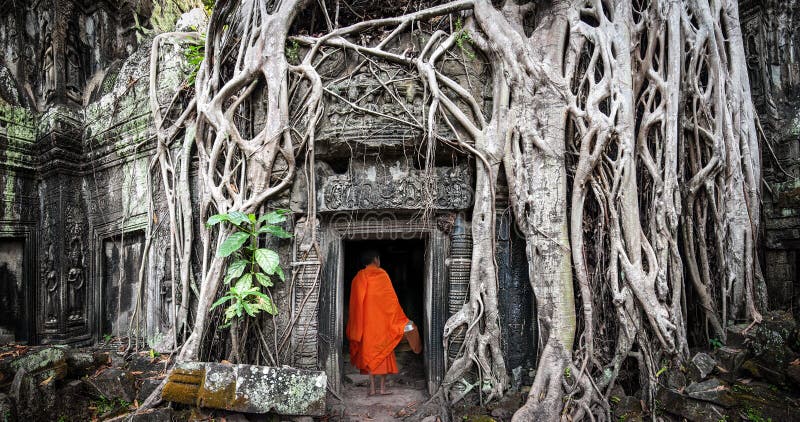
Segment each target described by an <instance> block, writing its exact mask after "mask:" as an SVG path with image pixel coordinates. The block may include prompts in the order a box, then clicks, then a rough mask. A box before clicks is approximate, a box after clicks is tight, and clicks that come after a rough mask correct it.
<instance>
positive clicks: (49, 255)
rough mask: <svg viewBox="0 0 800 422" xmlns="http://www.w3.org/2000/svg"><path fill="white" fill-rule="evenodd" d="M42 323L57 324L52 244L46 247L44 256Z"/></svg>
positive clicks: (55, 273)
mask: <svg viewBox="0 0 800 422" xmlns="http://www.w3.org/2000/svg"><path fill="white" fill-rule="evenodd" d="M43 262H44V268H45V270H44V287H45V298H44V301H45V303H44V321H45V324H56V323H57V322H58V312H59V311H58V285H59V280H58V273H57V272H56V266H55V245H53V244H52V243H51V244H50V246H48V247H47V251H46V252H45V254H44V260H43Z"/></svg>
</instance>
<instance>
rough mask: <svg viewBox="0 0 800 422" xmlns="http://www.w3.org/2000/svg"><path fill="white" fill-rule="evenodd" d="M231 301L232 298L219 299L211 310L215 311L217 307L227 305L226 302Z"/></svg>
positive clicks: (223, 297)
mask: <svg viewBox="0 0 800 422" xmlns="http://www.w3.org/2000/svg"><path fill="white" fill-rule="evenodd" d="M229 300H231V297H230V296H222V297H221V298H219V299H217V301H216V302H214V303H213V304H212V305H211V310H214V308H216V307H217V306H219V305H222V304H223V303H225V302H227V301H229Z"/></svg>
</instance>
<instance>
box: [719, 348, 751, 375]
mask: <svg viewBox="0 0 800 422" xmlns="http://www.w3.org/2000/svg"><path fill="white" fill-rule="evenodd" d="M714 359H715V360H716V361H717V364H718V365H719V366H720V367H722V368H724V369H725V370H726V371H728V372H736V371H738V370H739V368H741V366H742V363H744V361H745V359H747V350H746V349H739V348H735V347H730V346H723V347H720V348H719V349H717V350H715V351H714Z"/></svg>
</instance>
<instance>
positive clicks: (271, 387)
mask: <svg viewBox="0 0 800 422" xmlns="http://www.w3.org/2000/svg"><path fill="white" fill-rule="evenodd" d="M326 386H327V378H326V376H325V373H324V372H321V371H307V370H302V369H295V368H289V367H284V368H273V367H268V366H255V365H231V364H222V363H214V362H188V363H183V364H178V365H176V367H175V368H174V369H173V370H172V372H171V373H170V375H169V379H168V381H167V384H166V386H164V391H163V392H162V396H161V397H162V398H163V399H164V400H169V401H172V402H176V403H183V404H189V405H194V406H198V407H208V408H216V409H225V410H232V411H235V412H247V413H269V412H274V413H278V414H281V415H295V416H298V415H311V416H323V415H324V414H325V395H326Z"/></svg>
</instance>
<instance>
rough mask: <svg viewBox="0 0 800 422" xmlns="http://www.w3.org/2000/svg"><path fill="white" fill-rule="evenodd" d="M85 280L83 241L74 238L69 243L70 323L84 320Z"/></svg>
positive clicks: (68, 302)
mask: <svg viewBox="0 0 800 422" xmlns="http://www.w3.org/2000/svg"><path fill="white" fill-rule="evenodd" d="M85 280H86V275H85V273H84V262H83V241H81V239H80V238H79V237H73V238H72V240H71V241H70V243H69V271H68V272H67V286H68V290H67V319H68V320H69V321H70V322H73V321H81V320H82V319H83V307H84V306H83V302H84V297H83V296H84V293H83V287H84V285H85V284H86V283H85Z"/></svg>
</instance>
